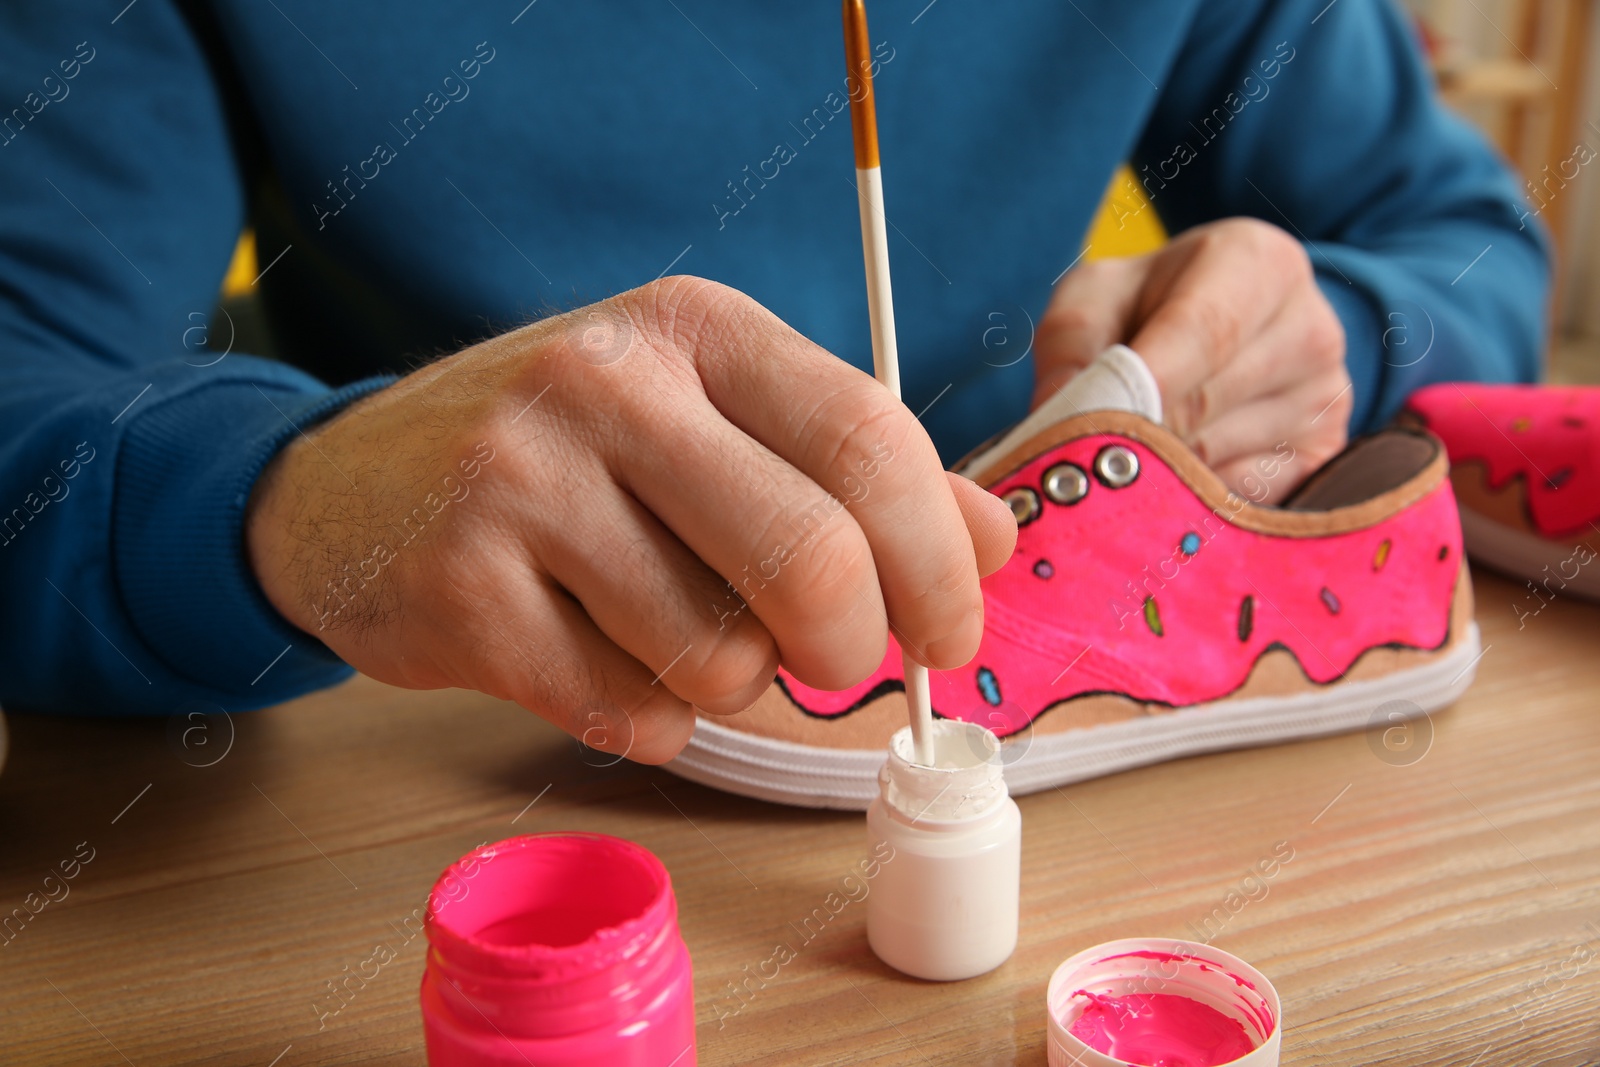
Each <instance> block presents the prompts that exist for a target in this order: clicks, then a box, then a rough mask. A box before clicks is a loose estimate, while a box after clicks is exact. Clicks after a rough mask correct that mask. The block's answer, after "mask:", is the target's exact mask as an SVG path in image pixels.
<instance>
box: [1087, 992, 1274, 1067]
mask: <svg viewBox="0 0 1600 1067" xmlns="http://www.w3.org/2000/svg"><path fill="white" fill-rule="evenodd" d="M1074 995H1075V996H1081V997H1083V998H1085V999H1086V1000H1088V1001H1089V1004H1088V1006H1087V1007H1085V1008H1084V1009H1083V1014H1081V1015H1079V1016H1078V1018H1077V1020H1076V1021H1075V1022H1074V1023H1073V1024H1072V1027H1071V1029H1070V1030H1069V1031H1068V1032H1069V1033H1071V1034H1072V1036H1073V1037H1076V1038H1077V1039H1078V1040H1080V1041H1082V1042H1083V1043H1084V1044H1085V1045H1088V1046H1089V1047H1090V1048H1092V1049H1095V1050H1096V1051H1099V1052H1104V1053H1106V1054H1107V1055H1109V1056H1112V1057H1114V1058H1116V1059H1119V1060H1124V1061H1126V1062H1128V1063H1135V1064H1139V1065H1140V1067H1220V1065H1221V1064H1225V1063H1232V1062H1233V1061H1234V1060H1237V1059H1239V1058H1240V1057H1241V1056H1245V1055H1247V1054H1249V1053H1251V1052H1254V1051H1255V1047H1256V1046H1255V1045H1254V1044H1252V1043H1251V1041H1250V1039H1249V1038H1248V1037H1246V1036H1245V1032H1244V1025H1243V1024H1242V1023H1239V1022H1238V1021H1236V1020H1234V1019H1230V1018H1228V1017H1227V1016H1226V1015H1224V1014H1222V1012H1220V1011H1218V1010H1217V1009H1216V1008H1213V1007H1211V1006H1210V1005H1207V1004H1202V1003H1200V1002H1199V1001H1198V1000H1190V999H1189V998H1188V997H1180V996H1178V995H1177V994H1175V993H1131V994H1129V995H1128V996H1125V997H1104V996H1100V995H1099V994H1097V993H1090V992H1088V991H1086V990H1079V991H1078V992H1077V993H1076V994H1074Z"/></svg>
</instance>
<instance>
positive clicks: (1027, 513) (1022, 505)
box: [1000, 485, 1041, 526]
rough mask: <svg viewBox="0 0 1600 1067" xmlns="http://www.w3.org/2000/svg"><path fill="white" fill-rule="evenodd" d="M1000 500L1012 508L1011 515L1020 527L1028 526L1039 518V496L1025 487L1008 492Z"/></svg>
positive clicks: (1021, 486)
mask: <svg viewBox="0 0 1600 1067" xmlns="http://www.w3.org/2000/svg"><path fill="white" fill-rule="evenodd" d="M1000 499H1002V500H1004V501H1005V502H1006V505H1007V506H1008V507H1010V508H1011V515H1012V517H1013V518H1015V519H1016V520H1017V525H1018V526H1026V525H1028V523H1030V522H1032V521H1033V520H1034V519H1037V518H1038V517H1039V511H1040V507H1041V505H1040V503H1039V494H1038V493H1035V492H1034V491H1033V490H1032V489H1029V488H1028V487H1027V486H1025V485H1019V486H1018V487H1017V488H1015V489H1008V490H1006V493H1005V495H1004V496H1003V497H1001V498H1000Z"/></svg>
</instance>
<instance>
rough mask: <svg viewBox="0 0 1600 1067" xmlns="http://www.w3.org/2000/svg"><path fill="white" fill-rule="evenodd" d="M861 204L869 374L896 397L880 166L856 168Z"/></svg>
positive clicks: (897, 360) (896, 371) (897, 365)
mask: <svg viewBox="0 0 1600 1067" xmlns="http://www.w3.org/2000/svg"><path fill="white" fill-rule="evenodd" d="M856 194H857V195H856V200H857V201H858V202H859V203H860V205H861V254H862V258H863V259H865V260H866V264H867V317H868V319H869V320H870V322H871V325H872V375H873V377H875V378H877V379H878V381H880V382H882V383H883V384H884V385H886V386H888V387H889V391H890V392H891V393H893V394H894V398H895V399H896V400H899V399H900V352H899V349H898V347H897V346H896V344H895V338H894V294H893V292H892V289H891V286H890V284H889V233H888V231H889V226H888V223H887V222H886V221H885V219H884V214H883V169H882V168H881V167H868V168H865V169H863V168H860V167H857V168H856Z"/></svg>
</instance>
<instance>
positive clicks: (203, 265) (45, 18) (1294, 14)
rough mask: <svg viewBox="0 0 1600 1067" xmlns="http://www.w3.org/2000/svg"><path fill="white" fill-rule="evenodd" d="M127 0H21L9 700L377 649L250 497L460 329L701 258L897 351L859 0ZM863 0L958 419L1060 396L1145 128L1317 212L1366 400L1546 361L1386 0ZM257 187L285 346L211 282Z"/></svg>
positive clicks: (216, 691) (146, 704) (914, 280)
mask: <svg viewBox="0 0 1600 1067" xmlns="http://www.w3.org/2000/svg"><path fill="white" fill-rule="evenodd" d="M123 2H124V0H115V2H113V3H112V4H110V5H107V4H104V3H95V4H89V3H81V2H69V0H10V2H8V3H6V4H5V5H3V6H0V190H3V193H4V195H0V426H3V427H4V429H3V431H0V701H3V702H4V703H5V704H6V705H7V706H8V707H11V708H33V709H43V710H51V711H59V712H83V713H114V714H123V713H157V714H167V713H172V712H175V711H178V710H179V709H180V708H182V707H184V706H186V705H187V704H190V703H192V702H201V703H210V704H216V705H220V706H222V707H224V708H227V709H229V710H237V709H242V708H247V707H255V706H260V705H264V704H270V703H274V702H278V701H281V700H284V699H287V698H289V697H292V696H295V695H298V694H300V693H303V692H306V691H308V690H310V689H314V688H317V687H321V686H325V685H328V684H330V683H332V682H335V681H337V680H339V679H340V678H342V677H343V676H344V675H345V674H346V673H347V672H348V668H346V667H345V666H343V665H342V664H341V663H339V662H338V660H337V659H336V658H335V657H334V656H333V655H332V654H331V653H330V652H329V651H328V650H327V649H326V648H325V647H324V646H323V645H321V644H320V643H319V642H318V641H316V640H315V639H314V638H312V637H309V636H307V635H305V634H303V633H301V632H300V631H298V630H296V629H295V628H293V627H291V626H290V625H289V624H288V623H287V622H286V621H285V620H283V619H282V618H281V617H280V616H278V615H277V614H276V613H275V612H274V611H273V610H272V608H271V607H270V606H269V605H268V603H267V602H266V600H265V598H264V597H263V595H262V593H261V590H260V588H259V586H258V585H257V583H256V582H255V580H254V578H253V576H252V574H251V572H250V569H249V567H248V565H247V562H246V559H245V556H244V551H243V540H242V518H243V511H244V506H245V502H246V499H247V497H248V494H249V492H250V489H251V486H252V484H253V483H254V480H255V478H256V477H257V475H258V474H259V472H260V471H261V469H262V468H263V466H264V465H265V464H266V463H267V462H268V460H269V459H271V457H272V456H273V455H274V453H275V452H276V450H277V449H279V448H280V447H281V446H283V445H284V444H285V443H286V442H287V441H289V440H290V439H291V438H293V437H294V435H295V434H297V433H299V432H302V431H304V430H306V429H308V428H310V427H312V426H314V425H315V424H316V423H317V422H318V421H319V420H321V419H325V418H327V417H328V416H329V415H331V414H333V413H335V412H337V411H338V410H339V409H340V408H341V407H342V406H343V405H345V404H347V403H349V402H350V401H351V399H352V398H354V397H357V396H359V395H362V394H363V393H365V392H367V391H370V390H372V389H376V388H381V387H382V386H383V385H384V383H385V382H387V381H389V380H391V378H390V377H387V376H390V375H393V374H395V373H403V372H404V371H406V370H408V369H410V368H412V367H415V366H416V365H417V364H418V363H419V362H420V361H422V360H425V359H427V358H430V357H432V356H434V355H437V354H439V353H442V352H448V351H452V350H455V349H458V348H460V347H462V346H465V345H468V344H471V343H472V342H474V341H476V340H479V339H481V338H484V337H486V336H489V335H492V334H495V333H498V332H501V331H503V330H504V329H507V328H510V327H514V326H517V325H520V324H522V323H524V322H526V321H528V320H529V319H531V318H535V317H538V316H540V315H543V314H547V313H549V312H550V311H552V310H556V309H565V308H570V307H574V306H578V305H582V304H585V303H589V302H591V301H595V300H599V299H602V298H604V297H607V296H609V295H612V294H615V293H618V292H622V291H624V290H627V289H630V288H633V287H634V286H637V285H640V284H643V283H645V282H648V281H650V280H651V279H653V278H656V277H657V276H659V275H661V274H663V273H665V272H667V271H671V272H673V273H688V274H697V275H702V276H705V277H709V278H714V279H717V280H719V281H722V282H725V283H727V284H729V285H732V286H735V287H737V288H739V289H741V290H743V291H744V292H746V293H748V294H750V295H751V296H753V297H755V298H756V299H757V300H759V301H761V302H762V303H763V304H765V305H766V306H767V307H768V308H770V309H772V310H773V311H774V312H775V313H776V314H778V315H779V316H781V317H782V318H783V319H785V320H787V321H788V322H789V323H791V324H792V325H793V326H795V327H796V328H797V329H799V330H800V331H802V332H803V333H805V334H806V335H808V336H809V337H811V338H812V339H814V340H815V341H817V342H818V343H819V344H821V345H823V346H825V347H826V348H828V349H829V350H831V351H833V352H834V353H836V354H838V355H839V356H840V357H841V358H843V359H846V360H849V361H851V362H852V363H855V364H857V365H858V366H862V367H870V353H869V335H868V329H867V310H866V301H865V296H864V286H863V282H862V264H861V244H860V238H859V235H858V232H857V214H856V203H855V191H854V188H853V186H852V181H853V169H852V168H853V164H852V156H851V146H850V130H849V116H848V112H847V110H846V96H845V82H844V70H843V56H842V48H843V46H842V43H841V31H840V25H839V12H838V5H837V4H836V3H832V2H828V3H822V2H817V3H807V4H799V3H756V2H752V0H670V2H666V3H649V4H643V3H641V4H624V3H622V2H621V0H613V2H611V3H605V2H600V0H591V2H587V3H577V2H575V0H542V2H540V0H533V2H529V0H496V2H494V3H476V4H470V5H469V4H442V3H436V2H430V3H423V2H420V0H388V2H384V3H378V2H376V0H345V2H342V3H338V4H327V3H318V2H313V0H272V2H271V3H260V2H257V0H196V2H192V3H191V2H183V0H133V2H132V3H128V4H127V6H126V7H123V6H122V4H123ZM119 9H120V10H119ZM871 14H872V22H871V32H872V39H873V41H874V44H875V47H874V54H875V56H876V57H877V60H878V64H879V71H878V77H877V89H878V108H879V122H880V126H881V130H882V147H883V159H884V160H885V163H886V169H885V189H886V194H885V195H886V197H887V204H888V216H889V219H890V221H891V223H892V236H891V255H892V257H893V261H894V268H895V297H896V301H897V313H898V326H899V335H900V351H901V359H902V364H903V374H904V378H905V382H906V401H907V403H908V404H909V405H910V406H911V408H912V409H913V410H917V411H921V410H922V409H924V408H925V407H928V405H930V404H931V405H932V406H931V407H928V410H927V412H926V414H925V416H924V419H925V422H926V424H927V426H928V428H929V430H930V432H931V433H932V434H933V437H934V439H935V441H936V442H937V443H938V445H939V447H940V449H941V450H942V451H943V453H944V454H945V455H946V456H947V458H951V459H953V458H954V457H956V456H958V455H959V454H960V453H962V452H963V451H964V450H966V449H967V448H968V447H969V446H971V445H972V444H974V443H976V442H978V441H980V440H982V439H983V438H985V437H987V436H989V435H990V434H991V433H993V432H994V431H995V430H996V429H997V428H999V427H1001V426H1003V425H1004V424H1006V423H1008V422H1011V421H1013V420H1015V419H1017V418H1018V417H1020V416H1021V415H1022V414H1023V412H1024V410H1025V407H1026V404H1027V400H1028V396H1029V391H1030V388H1031V384H1032V373H1033V371H1032V366H1031V360H1029V359H1026V358H1024V359H1020V360H1019V359H1018V358H1017V353H1018V351H1019V350H1025V344H1023V342H1024V341H1025V338H1026V331H1027V329H1028V327H1027V323H1028V322H1029V321H1030V320H1032V321H1036V320H1037V318H1038V316H1039V313H1040V311H1041V310H1042V309H1043V307H1044V306H1045V303H1046V301H1047V299H1048V297H1049V294H1050V292H1051V287H1052V284H1053V283H1054V282H1055V281H1056V279H1057V278H1058V277H1059V276H1060V275H1061V274H1062V272H1063V270H1064V269H1065V268H1066V267H1067V266H1068V265H1069V264H1071V263H1072V262H1073V261H1074V260H1075V259H1076V257H1077V256H1078V254H1079V252H1080V250H1081V248H1082V243H1083V241H1084V235H1085V232H1086V230H1087V227H1088V224H1089V221H1090V219H1091V216H1092V214H1093V212H1094V209H1095V207H1096V205H1097V203H1098V202H1099V200H1100V199H1101V195H1102V193H1103V192H1104V190H1105V189H1106V186H1107V182H1108V181H1109V180H1110V178H1111V176H1112V174H1113V173H1114V171H1115V168H1116V167H1117V165H1118V164H1119V163H1121V162H1123V161H1131V163H1132V164H1133V168H1134V172H1135V174H1136V176H1137V181H1138V182H1139V183H1140V184H1142V185H1143V186H1144V188H1145V190H1146V191H1147V193H1148V194H1149V196H1150V198H1151V201H1152V203H1153V205H1154V210H1155V211H1156V212H1157V213H1158V214H1159V217H1160V218H1161V220H1162V221H1163V222H1164V223H1165V224H1166V225H1167V227H1168V228H1169V229H1170V230H1174V231H1175V230H1181V229H1183V228H1185V227H1188V226H1192V225H1194V224H1196V223H1200V222H1204V221H1207V220H1210V219H1216V218H1221V217H1225V216H1233V215H1251V216H1256V217H1259V218H1262V219H1265V220H1267V221H1268V222H1271V223H1274V224H1276V225H1279V226H1281V227H1283V228H1284V229H1286V230H1287V231H1289V232H1290V233H1292V234H1295V235H1297V236H1298V237H1299V239H1300V240H1302V241H1303V242H1305V244H1306V247H1307V249H1308V250H1309V252H1310V255H1311V259H1312V261H1313V263H1314V264H1315V266H1316V269H1317V274H1318V278H1319V281H1320V283H1321V285H1322V287H1323V291H1324V292H1325V293H1326V294H1327V296H1328V298H1329V299H1330V300H1331V301H1332V303H1333V306H1334V307H1335V308H1336V309H1337V311H1338V313H1339V315H1340V317H1341V319H1342V320H1343V322H1344V325H1345V329H1346V331H1347V334H1348V337H1349V364H1350V373H1351V376H1352V378H1353V380H1354V383H1355V384H1354V395H1355V411H1356V415H1355V423H1356V428H1357V429H1359V428H1362V427H1370V426H1373V425H1375V424H1377V423H1381V422H1382V421H1384V420H1385V419H1387V418H1388V417H1389V416H1390V415H1391V414H1392V413H1393V412H1394V411H1395V409H1396V407H1397V406H1398V405H1399V403H1400V402H1401V400H1402V399H1403V398H1404V397H1405V396H1406V395H1407V394H1408V393H1409V392H1410V391H1411V390H1413V389H1415V388H1416V387H1418V386H1420V385H1423V384H1425V383H1428V382H1431V381H1436V380H1440V379H1491V380H1494V379H1518V380H1528V379H1531V378H1532V377H1533V376H1534V375H1535V373H1536V368H1537V365H1538V353H1539V352H1540V348H1541V336H1540V334H1541V329H1542V325H1541V324H1542V321H1543V318H1544V303H1545V298H1546V286H1547V266H1546V260H1545V250H1544V247H1543V238H1542V237H1540V236H1538V229H1537V222H1536V221H1534V220H1531V218H1530V216H1529V215H1528V211H1529V209H1528V207H1527V205H1526V204H1525V202H1524V201H1523V199H1522V197H1521V195H1520V192H1519V189H1518V185H1517V182H1516V181H1515V180H1514V179H1513V178H1512V177H1511V175H1510V174H1509V173H1508V171H1507V170H1506V169H1505V168H1504V167H1503V166H1502V165H1501V163H1500V162H1499V161H1498V160H1497V159H1496V158H1495V156H1494V155H1493V153H1492V152H1491V150H1490V149H1489V148H1488V147H1487V146H1486V145H1485V143H1484V142H1483V140H1482V139H1481V138H1480V137H1479V136H1478V135H1477V134H1475V133H1474V132H1472V131H1471V130H1470V129H1469V128H1468V127H1467V126H1466V125H1465V124H1463V123H1462V122H1460V121H1459V120H1457V119H1456V118H1454V117H1452V116H1450V115H1449V114H1447V113H1446V112H1445V111H1443V110H1442V109H1441V108H1440V106H1439V105H1438V104H1437V103H1436V102H1435V101H1434V99H1433V96H1432V94H1431V91H1430V86H1429V79H1428V76H1427V74H1426V72H1425V70H1424V68H1423V66H1422V64H1421V63H1420V61H1419V58H1418V56H1417V54H1416V51H1415V48H1414V46H1413V41H1412V39H1411V33H1410V30H1409V28H1408V27H1407V25H1406V24H1405V23H1404V21H1403V20H1402V18H1401V17H1400V16H1399V15H1398V14H1397V13H1396V11H1395V10H1394V9H1393V8H1392V7H1391V6H1390V4H1389V3H1387V2H1385V0H1335V2H1333V3H1329V2H1328V0H1279V2H1273V0H1142V2H1129V0H1068V2H1065V3H1063V2H1060V0H998V2H995V3H985V4H975V3H971V2H968V0H934V2H931V3H930V2H929V0H873V3H872V11H871ZM247 225H250V226H253V227H254V228H255V230H256V233H257V235H258V242H259V259H260V263H261V265H262V267H263V268H264V276H263V277H262V278H261V280H260V293H261V296H262V298H263V300H264V302H265V307H266V310H267V312H268V316H269V321H270V325H271V327H272V329H273V331H274V337H275V341H276V344H277V347H278V348H279V349H280V350H281V355H282V357H283V359H284V360H285V361H287V362H276V361H273V360H269V359H264V358H259V357H257V356H252V355H251V354H250V353H248V352H244V351H240V350H239V349H238V348H237V347H234V346H233V345H232V340H231V339H232V324H230V322H229V321H228V320H226V319H225V318H223V317H222V316H215V317H213V316H212V315H211V310H212V308H213V306H214V304H215V301H216V296H217V292H218V288H219V282H220V280H221V278H222V276H223V273H224V270H225V268H226V266H227V264H228V261H229V256H230V253H231V252H232V250H233V248H234V244H235V242H236V240H237V238H238V236H239V233H240V231H241V229H242V228H243V227H245V226H247ZM997 325H998V326H1001V327H1003V329H1002V332H1001V334H996V333H995V332H994V328H995V327H996V326H997ZM1002 336H1004V337H1005V339H1006V340H1007V344H1006V345H1003V346H1002V345H998V344H996V341H997V340H998V339H1000V338H1001V337H1002ZM199 341H208V342H209V347H204V346H202V345H200V344H199V343H197V342H199ZM751 358H753V359H755V358H760V357H759V353H752V354H751Z"/></svg>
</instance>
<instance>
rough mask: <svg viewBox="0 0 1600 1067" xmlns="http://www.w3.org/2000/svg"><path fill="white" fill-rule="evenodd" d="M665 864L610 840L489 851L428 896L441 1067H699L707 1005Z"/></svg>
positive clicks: (433, 1034) (597, 837)
mask: <svg viewBox="0 0 1600 1067" xmlns="http://www.w3.org/2000/svg"><path fill="white" fill-rule="evenodd" d="M677 914H678V909H677V900H676V898H675V897H674V895H673V892H672V882H671V879H670V878H669V877H668V875H667V870H666V868H665V867H664V866H663V865H662V864H661V861H660V860H659V859H657V858H656V857H655V856H653V855H651V853H650V852H649V851H647V850H646V849H644V848H641V847H640V846H638V845H636V844H633V843H632V842H630V841H624V840H622V839H620V838H616V837H609V836H606V835H604V834H576V833H573V834H532V835H527V836H523V837H515V838H511V839H510V840H507V841H501V842H499V843H497V844H493V845H486V846H484V847H482V848H479V849H476V850H474V851H473V852H471V853H469V854H468V855H466V856H464V857H462V858H461V859H460V860H458V861H457V862H456V863H454V864H452V865H451V867H450V868H449V869H448V870H446V871H445V872H444V874H443V875H442V876H441V877H440V879H439V881H438V883H437V884H436V885H435V886H434V888H433V893H432V894H431V896H430V897H429V904H428V916H427V923H426V929H427V935H428V942H429V951H428V961H427V966H426V969H425V970H424V973H423V978H422V994H421V995H422V1016H423V1029H424V1031H425V1034H426V1037H427V1044H428V1062H429V1064H430V1065H431V1067H467V1065H469V1064H470V1065H473V1067H480V1065H485V1064H502V1063H503V1064H508V1065H509V1064H523V1063H526V1062H533V1063H537V1064H540V1067H591V1065H594V1067H599V1065H602V1064H604V1065H607V1067H610V1065H618V1067H646V1065H651V1067H654V1065H660V1064H667V1063H671V1064H674V1067H693V1064H694V1063H695V1049H694V997H693V978H692V971H691V965H690V961H689V952H688V948H687V947H686V946H685V945H684V942H683V938H682V936H681V935H680V934H679V932H678V921H677Z"/></svg>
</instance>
